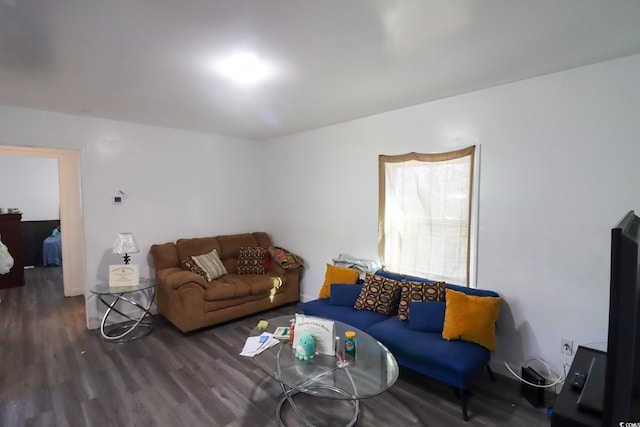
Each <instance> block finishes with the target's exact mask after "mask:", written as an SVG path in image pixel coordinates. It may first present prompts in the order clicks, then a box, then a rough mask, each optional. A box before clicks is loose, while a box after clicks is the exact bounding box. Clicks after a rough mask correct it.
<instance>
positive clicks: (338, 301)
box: [329, 283, 362, 307]
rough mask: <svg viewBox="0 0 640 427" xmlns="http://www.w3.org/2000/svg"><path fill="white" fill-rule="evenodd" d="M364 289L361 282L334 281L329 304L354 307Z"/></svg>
mask: <svg viewBox="0 0 640 427" xmlns="http://www.w3.org/2000/svg"><path fill="white" fill-rule="evenodd" d="M361 291H362V285H360V284H355V285H354V284H345V283H333V284H332V285H331V296H330V297H329V304H331V305H339V306H343V307H353V305H354V304H355V303H356V301H357V300H358V295H360V292H361Z"/></svg>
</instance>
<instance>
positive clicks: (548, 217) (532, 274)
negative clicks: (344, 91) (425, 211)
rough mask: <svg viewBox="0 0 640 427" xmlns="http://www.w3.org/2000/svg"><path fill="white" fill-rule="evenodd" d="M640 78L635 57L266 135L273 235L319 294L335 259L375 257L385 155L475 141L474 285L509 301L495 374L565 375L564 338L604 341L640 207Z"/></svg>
mask: <svg viewBox="0 0 640 427" xmlns="http://www.w3.org/2000/svg"><path fill="white" fill-rule="evenodd" d="M638 76H640V56H632V57H627V58H623V59H619V60H615V61H610V62H605V63H601V64H596V65H593V66H589V67H584V68H579V69H574V70H570V71H566V72H561V73H556V74H552V75H548V76H543V77H539V78H535V79H530V80H526V81H521V82H517V83H513V84H509V85H504V86H500V87H495V88H490V89H486V90H482V91H478V92H474V93H469V94H465V95H461V96H456V97H453V98H448V99H444V100H440V101H437V102H431V103H427V104H422V105H417V106H414V107H411V108H406V109H402V110H398V111H394V112H390V113H386V114H380V115H376V116H372V117H368V118H364V119H360V120H355V121H351V122H347V123H343V124H339V125H336V126H331V127H326V128H322V129H318V130H314V131H311V132H306V133H301V134H297V135H293V136H290V137H286V138H279V139H274V140H271V141H269V142H268V143H267V145H266V146H265V159H266V161H267V163H269V164H271V165H273V167H270V168H269V169H268V171H267V172H266V173H267V176H268V179H267V181H269V182H271V183H278V190H279V191H276V192H275V193H274V194H271V195H270V196H269V197H270V200H271V205H272V206H273V209H271V210H269V211H268V212H266V213H265V215H266V217H265V229H267V230H270V231H271V232H272V233H274V234H275V235H277V236H278V238H279V240H280V242H279V243H280V244H281V245H282V246H284V247H287V248H290V249H291V250H293V251H295V252H297V253H299V254H300V255H301V256H303V257H304V258H305V260H306V262H307V266H306V270H305V275H304V281H303V286H302V293H303V298H304V299H312V298H315V297H316V296H317V294H318V291H319V289H320V286H321V284H322V281H323V278H324V272H325V263H327V262H331V258H332V257H335V256H337V255H338V254H339V253H341V252H346V253H349V254H352V255H355V256H358V257H362V258H374V259H377V215H378V211H377V209H378V205H377V203H378V175H377V156H378V155H379V154H399V153H406V152H410V151H417V152H438V151H445V150H451V149H455V148H460V147H463V146H467V145H471V144H474V143H475V144H480V146H481V151H480V156H481V159H480V167H481V170H480V200H479V202H480V205H479V206H480V207H479V209H480V212H479V236H478V238H479V246H478V252H479V255H478V283H477V285H478V287H481V288H487V289H492V290H495V291H497V292H499V293H500V294H501V295H502V297H503V298H504V304H503V305H502V308H501V315H500V319H499V322H498V341H499V345H498V351H497V353H496V354H495V355H494V357H493V361H494V367H495V368H496V369H497V370H498V371H500V372H503V373H504V372H505V371H506V370H505V369H504V366H503V365H501V361H502V360H507V361H509V362H510V363H513V365H514V368H516V369H519V366H520V365H521V364H522V363H523V362H524V361H526V360H528V359H530V358H534V357H541V358H543V359H545V360H547V361H548V362H551V363H552V365H553V366H554V367H555V368H556V369H557V370H560V369H561V365H562V362H563V359H562V356H561V354H560V339H561V338H562V337H566V338H570V339H573V340H574V342H575V345H576V346H577V345H578V344H587V343H593V342H601V341H604V340H606V332H607V313H608V282H609V244H610V229H611V227H612V226H613V225H614V224H615V223H616V222H617V220H618V219H620V218H621V217H622V215H623V214H625V213H626V211H628V210H630V209H636V210H640V191H638V182H639V181H640V180H639V179H638V178H639V175H640V173H639V169H638V163H639V160H640V138H639V137H640V120H638V117H637V115H638V112H637V100H638V99H640V80H639V79H638ZM283 219H284V220H283ZM569 362H570V360H569Z"/></svg>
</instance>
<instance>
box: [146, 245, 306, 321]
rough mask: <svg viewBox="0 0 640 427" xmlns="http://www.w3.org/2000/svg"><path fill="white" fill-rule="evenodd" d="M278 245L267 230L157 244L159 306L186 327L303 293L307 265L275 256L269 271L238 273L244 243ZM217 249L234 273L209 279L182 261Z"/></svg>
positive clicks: (279, 302)
mask: <svg viewBox="0 0 640 427" xmlns="http://www.w3.org/2000/svg"><path fill="white" fill-rule="evenodd" d="M270 246H272V243H271V239H270V238H269V236H268V235H267V233H262V232H258V233H247V234H234V235H226V236H217V237H204V238H192V239H179V240H178V241H177V242H176V243H172V242H169V243H164V244H158V245H153V246H151V250H150V252H151V255H152V256H153V262H154V266H155V272H156V279H157V280H158V284H157V294H156V295H157V299H158V312H159V313H160V314H161V315H162V316H163V317H165V318H166V319H167V320H169V321H170V322H171V323H173V324H174V325H175V326H176V327H177V328H178V329H180V330H181V331H182V332H189V331H193V330H196V329H200V328H204V327H206V326H211V325H215V324H217V323H221V322H225V321H228V320H231V319H235V318H238V317H242V316H246V315H249V314H253V313H257V312H260V311H263V310H268V309H270V308H273V307H277V306H280V305H284V304H288V303H292V302H295V301H298V300H299V299H300V272H301V268H296V269H289V270H285V269H283V268H282V267H281V265H280V264H279V263H278V262H276V260H274V259H271V260H270V263H269V264H270V265H269V269H268V270H267V271H266V272H265V274H236V272H237V265H238V255H239V253H240V248H241V247H263V248H268V247H270ZM213 249H215V250H216V251H217V253H218V255H219V257H220V260H221V261H222V263H223V264H224V266H225V268H226V269H227V271H228V274H226V275H223V276H222V277H219V278H217V279H214V280H212V281H211V282H208V281H207V280H206V279H205V277H203V276H201V275H199V274H196V273H194V272H192V271H189V270H185V269H183V268H182V267H181V261H182V260H185V259H186V258H188V257H190V256H195V255H202V254H207V253H209V252H211V251H212V250H213Z"/></svg>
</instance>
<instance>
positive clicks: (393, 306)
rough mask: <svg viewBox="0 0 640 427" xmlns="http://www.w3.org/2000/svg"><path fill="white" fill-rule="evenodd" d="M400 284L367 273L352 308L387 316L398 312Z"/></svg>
mask: <svg viewBox="0 0 640 427" xmlns="http://www.w3.org/2000/svg"><path fill="white" fill-rule="evenodd" d="M401 286H402V282H398V281H396V280H392V279H388V278H386V277H383V276H378V275H376V274H371V273H367V275H366V277H365V279H364V284H363V285H362V291H360V295H359V296H358V299H357V301H356V303H355V304H354V306H353V308H355V309H356V310H370V311H375V312H377V313H380V314H384V315H389V314H392V313H394V312H396V311H397V310H398V301H399V300H400V291H401V290H402V288H401Z"/></svg>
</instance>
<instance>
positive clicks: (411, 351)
mask: <svg viewBox="0 0 640 427" xmlns="http://www.w3.org/2000/svg"><path fill="white" fill-rule="evenodd" d="M376 274H379V275H383V276H385V277H388V278H390V279H393V280H402V279H406V280H411V281H423V282H424V281H427V280H425V279H422V278H417V277H413V276H405V275H400V274H396V273H390V272H385V271H379V272H377V273H376ZM427 282H428V281H427ZM446 288H449V289H452V290H455V291H460V292H464V293H465V294H467V295H476V296H490V297H498V296H499V295H498V294H497V293H496V292H492V291H488V290H481V289H472V288H466V287H462V286H456V285H450V284H447V285H446ZM361 289H362V284H356V285H347V284H332V285H331V295H330V297H329V298H323V299H316V300H313V301H309V302H306V303H302V304H300V306H299V307H300V310H301V311H302V312H303V313H304V314H307V315H312V316H320V317H325V318H329V319H334V320H338V321H340V322H343V323H347V324H349V325H352V326H354V327H356V328H358V329H360V330H362V331H365V332H367V333H368V334H369V335H371V336H373V337H375V338H376V339H377V340H378V341H380V342H381V343H383V344H384V345H385V346H386V347H387V348H388V349H389V351H391V353H393V355H394V357H395V358H396V360H397V362H398V364H399V365H401V366H404V367H407V368H409V369H411V370H414V371H416V372H419V373H421V374H424V375H426V376H429V377H431V378H434V379H436V380H439V381H442V382H444V383H446V384H449V385H451V386H453V387H455V388H456V389H457V391H458V392H459V394H460V398H461V406H462V416H463V418H464V420H465V421H466V420H468V416H467V406H466V396H467V395H468V390H469V389H470V388H471V386H472V385H473V383H474V382H475V381H476V380H477V379H478V377H479V376H480V375H481V374H482V373H483V371H484V370H485V369H487V371H488V372H489V375H490V376H491V378H492V379H493V374H492V372H491V370H490V369H489V360H490V358H491V353H490V351H489V350H488V349H486V348H485V347H483V346H481V345H479V344H475V343H472V342H467V341H461V340H452V341H448V340H445V339H443V338H442V326H443V322H444V316H445V307H446V305H445V303H444V302H411V303H410V304H409V313H410V315H409V320H406V321H402V320H399V319H398V317H397V315H396V314H392V315H389V316H387V315H384V314H380V313H376V312H373V311H368V310H356V309H354V308H353V306H354V304H355V302H356V299H357V298H358V295H359V294H360V291H361Z"/></svg>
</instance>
